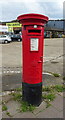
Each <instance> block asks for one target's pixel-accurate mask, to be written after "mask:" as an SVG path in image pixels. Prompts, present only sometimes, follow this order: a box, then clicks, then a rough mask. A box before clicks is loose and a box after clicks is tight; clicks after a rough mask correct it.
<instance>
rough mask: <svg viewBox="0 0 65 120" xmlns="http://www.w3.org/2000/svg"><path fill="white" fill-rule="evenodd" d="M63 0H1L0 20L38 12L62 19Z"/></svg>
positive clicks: (51, 17)
mask: <svg viewBox="0 0 65 120" xmlns="http://www.w3.org/2000/svg"><path fill="white" fill-rule="evenodd" d="M63 2H64V0H1V1H0V21H11V20H15V19H17V17H18V16H19V15H21V14H26V13H39V14H44V15H46V16H48V17H49V19H63Z"/></svg>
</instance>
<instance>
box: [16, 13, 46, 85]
mask: <svg viewBox="0 0 65 120" xmlns="http://www.w3.org/2000/svg"><path fill="white" fill-rule="evenodd" d="M18 20H20V23H22V45H23V82H25V83H29V84H37V83H41V82H42V64H43V46H44V24H45V23H46V22H47V21H48V17H46V16H43V15H38V14H26V15H21V16H19V17H18ZM34 25H37V28H34ZM29 30H33V32H31V33H30V32H29ZM34 30H40V31H41V32H40V33H38V32H35V31H34ZM31 38H38V39H39V46H38V51H31V50H30V47H31V46H30V40H31Z"/></svg>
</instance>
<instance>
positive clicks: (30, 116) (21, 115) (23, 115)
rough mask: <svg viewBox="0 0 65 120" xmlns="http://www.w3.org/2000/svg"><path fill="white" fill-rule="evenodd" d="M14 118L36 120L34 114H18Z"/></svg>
mask: <svg viewBox="0 0 65 120" xmlns="http://www.w3.org/2000/svg"><path fill="white" fill-rule="evenodd" d="M13 118H36V116H35V115H34V114H33V113H32V112H25V113H17V114H16V115H14V116H13Z"/></svg>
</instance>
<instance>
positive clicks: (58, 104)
mask: <svg viewBox="0 0 65 120" xmlns="http://www.w3.org/2000/svg"><path fill="white" fill-rule="evenodd" d="M51 104H52V105H53V107H54V108H55V109H57V110H58V111H63V96H60V95H57V96H56V98H55V100H54V101H53V102H51Z"/></svg>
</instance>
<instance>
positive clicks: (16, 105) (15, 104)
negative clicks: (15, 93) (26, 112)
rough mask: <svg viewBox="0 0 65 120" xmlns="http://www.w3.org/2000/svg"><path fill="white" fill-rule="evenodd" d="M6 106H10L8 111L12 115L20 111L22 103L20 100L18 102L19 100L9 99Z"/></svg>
mask: <svg viewBox="0 0 65 120" xmlns="http://www.w3.org/2000/svg"><path fill="white" fill-rule="evenodd" d="M6 106H7V108H8V109H7V111H8V112H9V113H10V114H11V115H12V116H13V115H15V114H16V113H18V112H19V111H18V109H19V108H20V104H19V102H17V101H13V100H11V101H9V102H8V103H7V104H6Z"/></svg>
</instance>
